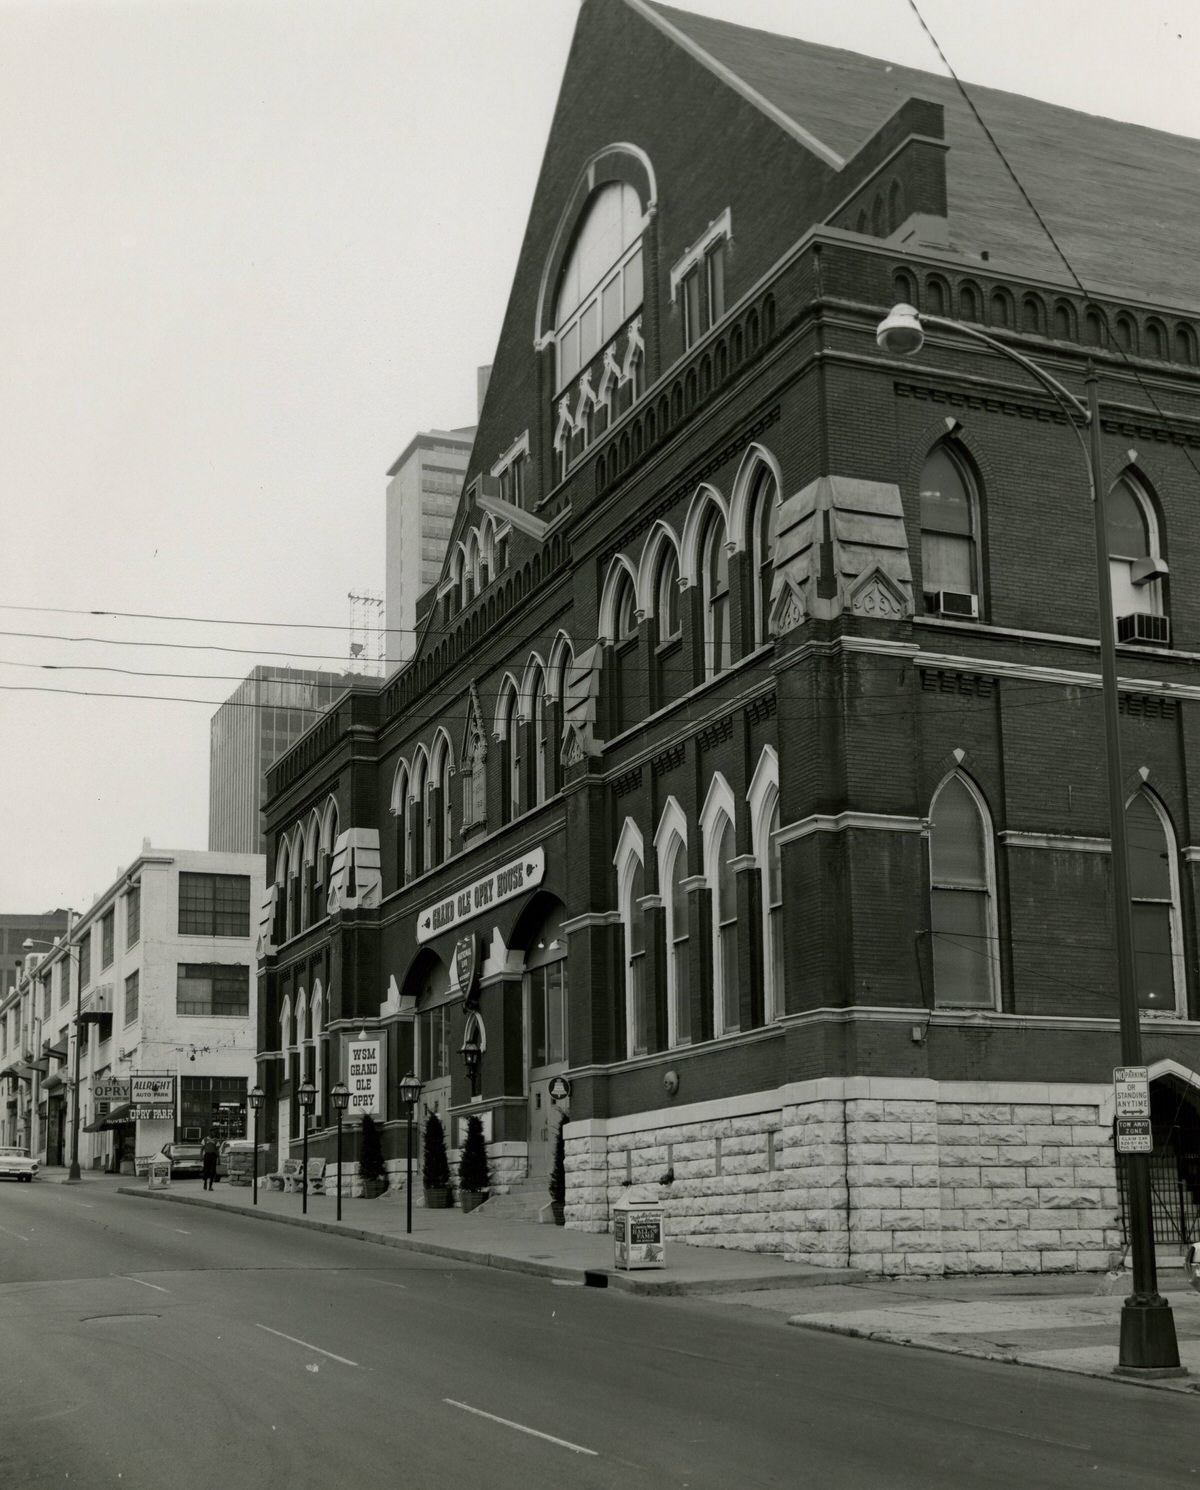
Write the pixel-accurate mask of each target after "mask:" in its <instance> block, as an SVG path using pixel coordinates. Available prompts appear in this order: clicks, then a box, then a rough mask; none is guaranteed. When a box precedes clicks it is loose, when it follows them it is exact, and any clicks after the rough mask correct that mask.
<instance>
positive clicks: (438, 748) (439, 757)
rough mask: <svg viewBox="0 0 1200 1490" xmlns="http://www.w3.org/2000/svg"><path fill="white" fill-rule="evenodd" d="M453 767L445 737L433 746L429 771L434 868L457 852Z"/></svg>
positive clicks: (432, 860)
mask: <svg viewBox="0 0 1200 1490" xmlns="http://www.w3.org/2000/svg"><path fill="white" fill-rule="evenodd" d="M452 764H453V763H452V761H451V758H450V741H449V740H448V739H447V738H446V736H445V735H439V737H438V739H437V741H436V742H435V744H434V748H433V759H432V763H431V767H430V787H431V790H430V802H429V816H430V827H431V834H430V836H431V840H432V841H431V850H432V857H431V860H430V863H431V864H433V863H439V864H440V863H443V862H444V861H445V860H446V859H448V858H449V857H450V855H451V853H453V851H454V836H453V835H454V823H453V816H452V814H451V802H450V777H451V768H452ZM435 790H436V796H435Z"/></svg>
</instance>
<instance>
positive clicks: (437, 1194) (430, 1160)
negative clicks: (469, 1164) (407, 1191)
mask: <svg viewBox="0 0 1200 1490" xmlns="http://www.w3.org/2000/svg"><path fill="white" fill-rule="evenodd" d="M421 1183H422V1184H423V1185H424V1186H425V1204H426V1206H427V1207H428V1208H429V1209H430V1210H432V1211H442V1210H445V1209H446V1208H447V1206H449V1204H450V1199H451V1197H450V1160H449V1159H448V1158H447V1157H446V1134H445V1130H444V1129H443V1128H442V1120H441V1118H440V1117H438V1115H437V1113H436V1112H431V1113H430V1114H429V1115H428V1116H427V1117H426V1119H425V1131H424V1132H423V1133H422V1135H421Z"/></svg>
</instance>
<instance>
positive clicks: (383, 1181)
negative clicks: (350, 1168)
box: [358, 1113, 388, 1200]
mask: <svg viewBox="0 0 1200 1490" xmlns="http://www.w3.org/2000/svg"><path fill="white" fill-rule="evenodd" d="M358 1172H359V1175H360V1177H361V1178H362V1186H363V1199H364V1200H377V1199H378V1198H379V1196H381V1195H382V1194H383V1192H384V1191H385V1190H386V1189H387V1187H388V1175H387V1165H386V1164H385V1163H384V1162H383V1144H382V1143H381V1142H380V1139H379V1129H378V1128H377V1127H376V1126H375V1123H374V1121H373V1120H372V1118H371V1115H370V1113H364V1114H363V1120H362V1134H361V1136H360V1138H359V1144H358Z"/></svg>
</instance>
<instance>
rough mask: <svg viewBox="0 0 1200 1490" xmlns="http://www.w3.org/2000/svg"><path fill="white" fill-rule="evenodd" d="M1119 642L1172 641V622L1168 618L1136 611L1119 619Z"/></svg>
mask: <svg viewBox="0 0 1200 1490" xmlns="http://www.w3.org/2000/svg"><path fill="white" fill-rule="evenodd" d="M1117 640H1118V641H1119V642H1135V643H1136V642H1159V643H1162V642H1167V643H1169V642H1170V640H1171V622H1170V621H1169V620H1168V619H1167V617H1166V616H1150V615H1147V614H1146V613H1145V612H1144V611H1134V613H1133V614H1132V615H1131V616H1118V617H1117Z"/></svg>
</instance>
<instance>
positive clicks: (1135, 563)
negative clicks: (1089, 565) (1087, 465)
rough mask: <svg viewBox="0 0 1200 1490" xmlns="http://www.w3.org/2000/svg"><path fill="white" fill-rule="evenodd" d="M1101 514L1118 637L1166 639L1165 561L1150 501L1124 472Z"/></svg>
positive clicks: (1167, 634) (1138, 640)
mask: <svg viewBox="0 0 1200 1490" xmlns="http://www.w3.org/2000/svg"><path fill="white" fill-rule="evenodd" d="M1105 517H1106V519H1107V525H1108V570H1109V579H1110V582H1111V584H1112V601H1113V622H1114V625H1115V626H1116V629H1117V639H1118V640H1119V641H1123V642H1142V641H1158V642H1165V641H1169V640H1170V631H1169V629H1168V623H1167V619H1166V615H1165V613H1164V604H1163V600H1164V597H1163V576H1164V575H1165V574H1166V572H1167V566H1166V563H1165V561H1164V559H1163V554H1162V541H1161V534H1160V532H1159V525H1158V519H1157V514H1156V513H1155V510H1154V504H1153V503H1152V502H1151V501H1150V499H1149V497H1148V496H1147V495H1146V493H1145V492H1144V491H1143V490H1142V488H1141V487H1140V486H1139V485H1138V484H1137V483H1136V482H1135V481H1134V480H1133V478H1132V477H1130V476H1128V475H1126V476H1122V478H1121V479H1120V480H1119V481H1118V482H1117V484H1116V485H1115V486H1114V487H1113V488H1112V489H1111V490H1110V491H1109V493H1108V497H1107V499H1106V501H1105Z"/></svg>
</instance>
